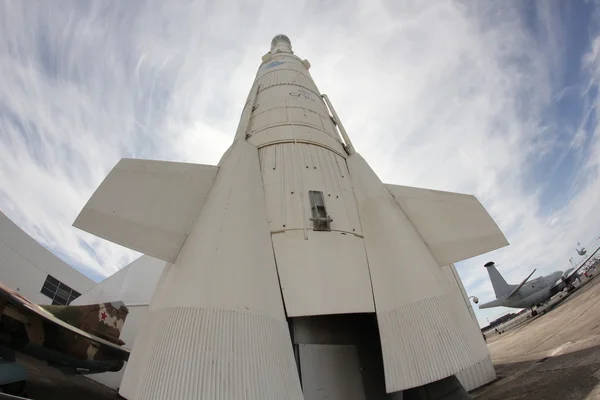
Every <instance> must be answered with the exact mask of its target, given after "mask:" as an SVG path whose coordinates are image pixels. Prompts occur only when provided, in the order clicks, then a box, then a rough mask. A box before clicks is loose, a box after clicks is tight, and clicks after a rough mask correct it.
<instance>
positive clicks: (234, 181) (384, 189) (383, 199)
mask: <svg viewBox="0 0 600 400" xmlns="http://www.w3.org/2000/svg"><path fill="white" fill-rule="evenodd" d="M309 69H310V63H309V62H308V61H307V60H302V59H301V58H299V57H297V56H296V55H295V54H294V52H293V51H292V46H291V42H290V40H289V38H287V37H286V36H285V35H278V36H276V37H275V38H274V39H273V41H272V43H271V49H270V51H269V52H268V53H267V54H265V55H264V56H263V58H262V63H261V65H260V67H259V69H258V72H257V74H256V79H255V80H254V83H253V85H252V88H251V89H250V94H249V96H248V98H247V100H246V103H245V105H244V109H243V111H242V116H241V118H240V123H239V126H238V129H237V132H236V134H235V139H234V142H233V144H232V145H231V147H230V148H229V149H228V150H227V152H226V153H225V154H224V155H223V158H222V159H221V161H220V162H219V164H218V165H217V166H209V165H197V164H184V163H172V162H161V161H149V160H133V159H123V160H121V161H120V162H119V163H118V164H117V165H116V166H115V168H114V169H113V170H112V171H111V172H110V173H109V175H108V176H107V177H106V179H105V180H104V181H103V182H102V184H101V185H100V186H99V187H98V189H97V190H96V192H95V193H94V194H93V196H92V197H91V198H90V200H89V201H88V203H87V204H86V206H85V207H84V208H83V210H82V211H81V213H80V215H79V216H78V217H77V220H76V221H75V223H74V226H76V227H78V228H80V229H83V230H85V231H88V232H90V233H93V234H95V235H97V236H99V237H102V238H105V239H107V240H111V241H113V242H115V243H118V244H121V245H123V246H126V247H129V248H131V249H134V250H137V251H139V252H142V253H145V254H148V255H150V256H153V257H156V258H159V259H162V260H165V261H168V262H169V263H171V264H170V265H169V266H168V267H167V268H166V269H165V271H164V273H163V275H162V277H161V279H160V281H159V284H158V286H157V288H156V291H155V293H154V295H153V298H152V301H151V304H150V308H149V312H148V315H147V317H146V321H145V323H144V325H143V327H142V329H141V330H140V333H139V336H138V337H137V338H136V341H135V343H134V346H133V349H132V354H131V357H130V360H129V363H128V366H127V368H126V371H125V375H124V378H123V382H122V385H121V389H120V393H121V394H122V395H123V396H124V397H126V398H128V399H130V400H134V399H145V400H154V399H156V400H158V399H172V400H178V399H189V398H207V399H213V398H220V399H232V400H233V399H236V400H237V399H257V400H258V399H260V400H268V399H273V400H275V399H277V400H280V399H303V398H307V399H309V398H312V397H310V396H309V395H307V390H308V389H307V388H308V387H309V386H310V385H311V383H310V382H309V380H310V379H312V378H311V376H312V375H311V374H304V373H302V374H301V373H300V372H301V371H304V370H305V369H306V368H311V367H310V366H309V365H306V364H303V363H302V361H301V360H303V355H302V354H303V353H302V351H307V350H306V349H307V348H308V347H306V346H303V345H302V342H300V344H298V343H297V342H298V340H299V339H297V338H295V337H292V336H290V327H293V325H294V323H295V322H298V321H306V319H307V318H309V319H310V318H317V316H321V317H320V318H329V317H331V316H335V315H337V316H339V315H363V314H369V315H373V316H374V317H375V318H376V325H377V328H378V329H377V331H378V335H379V341H380V352H381V354H380V356H381V359H382V360H383V372H382V373H383V375H384V380H385V390H386V391H387V392H388V393H392V392H398V391H402V390H404V389H407V388H411V387H416V386H420V385H424V384H427V383H429V382H433V381H437V380H440V379H443V378H446V377H448V376H451V375H454V374H456V373H458V372H459V371H461V370H464V369H465V368H469V367H470V366H472V365H475V364H477V363H479V362H481V361H482V360H484V359H486V358H487V357H488V355H489V354H488V353H487V349H486V347H485V344H484V343H483V340H482V339H481V335H480V334H479V332H478V331H477V330H475V331H476V332H473V330H472V329H471V330H469V329H466V328H465V324H469V323H472V322H466V320H465V318H464V316H462V314H461V315H459V314H460V313H458V312H457V311H456V309H457V307H458V306H457V307H455V305H456V304H458V303H456V301H459V302H460V301H462V299H461V298H458V300H457V297H456V296H454V295H453V293H452V291H451V289H449V288H450V286H449V285H448V284H447V280H446V278H445V276H444V272H443V271H442V269H441V267H442V266H445V265H448V264H450V263H453V262H456V261H460V260H463V259H466V258H470V257H473V256H476V255H479V254H482V253H485V252H488V251H491V250H494V249H496V248H499V247H502V246H505V245H507V244H508V243H507V241H506V239H505V237H504V235H503V234H502V232H501V231H500V230H499V229H498V227H497V226H496V224H495V223H494V221H493V220H492V219H491V217H490V216H489V215H488V213H487V212H486V210H485V209H484V208H483V206H482V205H481V204H480V203H479V201H478V200H477V199H476V198H475V197H474V196H471V195H464V194H458V193H450V192H441V191H435V190H427V189H419V188H412V187H406V186H398V185H389V184H388V185H386V184H384V183H382V182H381V180H380V179H379V178H378V177H377V175H376V174H375V173H374V172H373V170H372V169H371V168H370V167H369V165H368V164H367V163H366V161H365V160H364V159H363V158H362V157H361V156H360V154H359V153H357V152H356V151H355V149H354V147H353V145H352V143H351V141H350V138H349V136H348V134H347V132H346V130H345V129H344V127H343V125H342V123H341V121H340V119H339V117H338V115H337V113H336V111H335V109H334V108H333V105H332V104H331V101H330V100H329V98H328V97H327V96H326V95H323V94H321V92H320V91H319V89H318V88H317V86H316V85H315V83H314V82H313V80H312V78H311V76H310V73H309ZM462 307H463V308H464V305H463V306H462ZM466 315H467V318H466V319H468V320H470V318H469V317H468V313H467V314H466ZM292 331H294V329H292ZM309 333H310V332H309ZM313 333H314V332H313ZM303 349H304V350H303ZM306 354H307V357H308V354H309V353H306ZM307 359H308V358H306V357H305V358H304V360H307ZM340 368H345V367H342V366H341V367H340ZM301 375H302V382H301ZM301 383H302V385H301ZM303 389H304V393H303ZM330 398H337V397H335V396H332V397H330ZM340 398H342V397H340Z"/></svg>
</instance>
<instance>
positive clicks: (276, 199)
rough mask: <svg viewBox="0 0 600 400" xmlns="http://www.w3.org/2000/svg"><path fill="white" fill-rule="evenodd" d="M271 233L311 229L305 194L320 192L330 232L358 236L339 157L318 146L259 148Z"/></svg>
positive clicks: (348, 184)
mask: <svg viewBox="0 0 600 400" xmlns="http://www.w3.org/2000/svg"><path fill="white" fill-rule="evenodd" d="M259 154H260V161H261V170H262V180H263V184H264V190H265V197H266V202H267V215H268V220H269V225H270V229H271V232H279V231H282V230H290V229H305V228H312V223H311V222H310V220H309V219H310V217H311V210H310V203H309V200H308V191H309V190H317V191H322V192H323V195H324V197H325V205H326V208H327V212H328V213H329V214H330V215H331V218H332V219H333V221H332V223H331V229H332V230H336V231H341V232H348V233H352V234H355V235H360V234H361V233H362V230H361V227H360V221H359V218H358V212H357V208H356V201H355V198H354V191H353V189H352V180H351V178H350V173H349V172H348V167H347V165H346V163H345V161H344V159H343V158H342V157H340V156H339V155H337V154H336V153H334V152H332V151H330V150H327V149H325V148H323V147H320V146H315V145H310V144H305V143H282V144H276V145H271V146H266V147H263V148H261V149H260V153H259Z"/></svg>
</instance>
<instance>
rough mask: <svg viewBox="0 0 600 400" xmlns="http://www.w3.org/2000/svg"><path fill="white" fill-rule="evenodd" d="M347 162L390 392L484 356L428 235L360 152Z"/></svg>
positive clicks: (461, 367) (449, 372) (446, 373)
mask: <svg viewBox="0 0 600 400" xmlns="http://www.w3.org/2000/svg"><path fill="white" fill-rule="evenodd" d="M346 162H347V164H348V169H349V171H350V176H351V177H352V182H353V185H354V195H355V197H356V203H357V206H358V213H359V217H360V222H361V226H362V232H363V235H364V243H365V249H366V253H367V259H368V262H369V271H370V273H371V283H372V286H373V298H374V299H375V310H376V314H377V324H378V326H379V335H380V338H381V352H382V356H383V366H384V372H385V385H386V390H387V392H388V393H391V392H396V391H400V390H405V389H408V388H412V387H415V386H421V385H425V384H427V383H430V382H433V381H436V380H440V379H443V378H446V377H448V376H451V375H455V374H456V373H457V372H459V371H461V370H464V369H466V368H469V367H470V366H472V365H474V364H477V363H478V362H479V361H482V359H483V358H481V357H482V355H481V354H478V353H479V352H477V351H473V348H472V346H471V344H470V343H469V340H468V338H466V337H465V335H464V330H463V329H462V328H461V326H460V321H458V320H457V318H455V315H454V312H453V307H452V304H453V303H454V301H455V297H456V294H455V293H454V291H453V289H452V287H450V285H448V283H447V279H446V277H445V276H444V272H443V270H442V269H441V268H440V267H439V265H438V262H437V260H436V259H435V258H434V257H433V255H432V253H431V251H430V250H429V249H428V247H427V246H426V245H425V243H424V242H423V239H422V238H421V237H420V236H419V234H418V233H417V231H416V230H415V228H414V227H413V225H412V224H411V222H410V220H409V219H408V218H407V217H406V215H405V213H404V212H403V211H402V209H401V208H400V207H399V206H398V203H396V201H395V200H394V198H393V197H392V195H391V194H390V192H389V191H388V190H387V189H386V187H385V186H384V185H383V183H382V182H381V181H380V180H379V178H378V177H377V175H376V174H375V173H374V172H373V170H372V169H371V168H370V167H369V165H368V164H367V163H366V162H365V160H364V159H363V158H362V157H361V156H360V154H358V153H355V154H352V155H350V156H349V157H348V158H347V159H346ZM417 321H418V323H417Z"/></svg>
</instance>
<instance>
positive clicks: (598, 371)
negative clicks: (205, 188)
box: [470, 277, 600, 400]
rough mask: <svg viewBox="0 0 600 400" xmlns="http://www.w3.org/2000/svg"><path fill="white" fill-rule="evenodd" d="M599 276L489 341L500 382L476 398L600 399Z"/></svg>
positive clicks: (476, 393) (476, 394) (477, 392)
mask: <svg viewBox="0 0 600 400" xmlns="http://www.w3.org/2000/svg"><path fill="white" fill-rule="evenodd" d="M599 283H600V278H598V277H596V278H594V279H593V280H592V281H590V282H589V283H588V284H587V285H585V286H584V287H582V288H581V289H579V290H578V291H577V292H575V293H574V294H573V295H571V296H570V297H568V298H567V299H566V300H565V301H564V303H563V304H561V305H560V306H558V307H556V308H555V309H553V310H551V311H549V312H548V313H546V314H544V315H541V316H539V317H536V318H534V319H532V320H530V321H528V322H527V323H525V324H522V325H520V326H518V327H516V328H514V329H512V330H509V331H506V332H505V333H503V334H502V335H499V336H495V337H493V338H491V339H489V340H488V348H489V349H490V352H491V355H492V361H493V362H494V365H495V367H496V373H497V374H498V379H497V380H496V381H494V382H493V383H491V384H489V385H487V386H484V387H482V388H479V389H477V390H475V391H473V392H471V393H470V394H471V396H472V397H473V399H481V400H484V399H485V400H493V399H498V400H499V399H502V400H509V399H511V400H512V399H526V398H529V399H540V400H542V399H546V400H552V399H561V400H562V399H567V400H568V399H573V400H575V399H577V400H581V399H600V285H598V284H599Z"/></svg>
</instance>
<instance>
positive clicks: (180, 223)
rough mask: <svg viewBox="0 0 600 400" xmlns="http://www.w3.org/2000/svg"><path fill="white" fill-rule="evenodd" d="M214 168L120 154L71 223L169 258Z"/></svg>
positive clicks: (172, 258) (187, 227)
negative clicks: (122, 156)
mask: <svg viewBox="0 0 600 400" xmlns="http://www.w3.org/2000/svg"><path fill="white" fill-rule="evenodd" d="M218 169H219V168H218V167H215V166H211V165H199V164H187V163H175V162H167V161H152V160H134V159H129V158H123V159H122V160H121V161H119V162H118V163H117V165H116V166H115V167H114V168H113V170H112V171H111V172H110V173H109V174H108V176H107V177H106V178H105V179H104V181H103V182H102V183H101V184H100V186H99V187H98V189H96V192H94V194H93V195H92V197H91V198H90V199H89V200H88V202H87V204H86V205H85V207H84V208H83V209H82V210H81V213H79V216H78V217H77V219H76V220H75V222H74V223H73V226H75V227H77V228H79V229H82V230H84V231H86V232H89V233H92V234H94V235H96V236H99V237H101V238H104V239H106V240H110V241H111V242H114V243H117V244H120V245H122V246H125V247H128V248H130V249H133V250H136V251H139V252H141V253H144V254H148V255H150V256H152V257H156V258H159V259H161V260H165V261H168V262H173V261H175V259H176V258H177V254H178V253H179V250H180V249H181V246H182V245H183V243H184V242H185V239H186V238H187V236H188V234H189V232H190V229H191V228H192V226H193V224H194V222H195V220H196V215H197V214H198V212H199V211H200V209H201V208H202V205H203V204H204V201H205V200H206V197H207V196H208V192H209V191H210V189H211V187H212V185H213V182H214V180H215V176H216V174H217V171H218Z"/></svg>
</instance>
